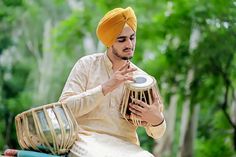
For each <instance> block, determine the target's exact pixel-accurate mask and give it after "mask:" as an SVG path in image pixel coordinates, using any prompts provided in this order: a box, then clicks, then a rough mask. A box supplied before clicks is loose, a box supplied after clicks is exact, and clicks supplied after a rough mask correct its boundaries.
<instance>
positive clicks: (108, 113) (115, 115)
mask: <svg viewBox="0 0 236 157" xmlns="http://www.w3.org/2000/svg"><path fill="white" fill-rule="evenodd" d="M131 67H136V66H135V65H134V64H131ZM136 68H137V67H136ZM136 73H144V72H143V71H142V70H141V69H139V68H138V70H137V72H136ZM112 74H113V70H112V63H111V61H110V60H109V58H108V56H107V54H106V53H99V54H93V55H89V56H85V57H83V58H81V59H79V60H78V62H77V63H76V64H75V66H74V67H73V69H72V71H71V73H70V75H69V77H68V80H67V82H66V84H65V87H64V89H63V92H62V95H61V97H60V101H62V102H65V103H66V104H67V105H68V106H69V107H70V108H71V110H72V111H73V113H74V115H75V117H76V120H77V122H78V124H79V126H80V127H81V129H80V132H79V133H78V134H79V137H80V139H79V140H78V141H76V143H75V145H74V147H73V148H72V149H71V152H74V155H75V154H76V156H79V155H78V152H79V151H82V150H84V151H85V152H88V153H89V155H87V156H90V157H93V155H91V154H94V155H97V154H98V153H97V151H96V150H103V152H107V154H109V153H108V152H110V154H113V155H114V156H112V157H116V156H117V154H119V152H120V151H121V153H126V151H125V150H126V149H127V151H128V152H129V153H131V152H132V153H131V154H133V156H134V157H136V155H137V154H135V152H136V151H137V152H140V151H141V148H139V146H138V145H139V140H138V136H137V133H136V129H137V127H136V126H134V125H132V124H131V123H129V122H127V121H126V120H125V119H124V118H122V116H121V114H120V111H119V108H120V104H121V100H122V96H123V86H124V85H123V84H122V85H120V86H119V87H118V88H116V89H115V90H114V91H112V92H111V93H109V94H107V95H106V96H104V95H103V93H102V87H101V84H102V83H104V82H105V81H106V80H108V79H109V78H110V76H111V75H112ZM165 128H166V123H165V122H164V123H163V124H162V125H160V126H157V127H145V129H146V132H147V134H148V135H149V136H151V137H153V138H155V139H157V138H160V137H161V136H162V135H163V134H164V132H165ZM91 135H92V136H91ZM103 137H104V139H103V140H102V138H103ZM105 137H106V138H107V139H106V138H105ZM115 139H116V140H117V141H116V140H115ZM110 140H111V141H110ZM100 142H101V143H100ZM108 143H109V145H107V144H108ZM112 143H114V144H112ZM117 143H118V145H117ZM136 147H137V148H136ZM129 148H130V149H129ZM131 148H132V149H131ZM116 149H117V151H115V150H116ZM111 150H112V151H111ZM75 152H77V153H75ZM141 152H142V151H141ZM141 152H140V153H141ZM129 153H128V154H127V153H126V155H125V156H128V155H130V156H131V154H129ZM143 153H146V152H145V151H143ZM101 156H104V157H105V156H106V155H101ZM96 157H97V156H96Z"/></svg>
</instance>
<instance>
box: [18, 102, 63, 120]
mask: <svg viewBox="0 0 236 157" xmlns="http://www.w3.org/2000/svg"><path fill="white" fill-rule="evenodd" d="M60 105H63V103H62V102H55V103H51V104H45V105H42V106H38V107H34V108H31V109H28V110H26V111H23V112H22V113H19V114H18V115H16V117H15V119H19V118H21V117H22V116H23V115H29V114H30V113H31V112H32V111H39V110H41V109H43V108H46V109H48V108H50V107H53V106H60Z"/></svg>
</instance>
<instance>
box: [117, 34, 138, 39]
mask: <svg viewBox="0 0 236 157" xmlns="http://www.w3.org/2000/svg"><path fill="white" fill-rule="evenodd" d="M134 35H135V33H133V34H131V35H130V37H133V36H134ZM127 37H128V36H119V37H117V39H124V38H127Z"/></svg>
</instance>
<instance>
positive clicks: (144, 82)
mask: <svg viewBox="0 0 236 157" xmlns="http://www.w3.org/2000/svg"><path fill="white" fill-rule="evenodd" d="M133 79H134V81H133V82H131V83H130V84H129V85H130V86H132V87H135V88H145V87H149V86H151V85H153V83H154V79H153V78H152V77H151V76H149V75H144V74H139V75H134V76H133Z"/></svg>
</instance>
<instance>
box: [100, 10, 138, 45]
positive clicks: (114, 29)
mask: <svg viewBox="0 0 236 157" xmlns="http://www.w3.org/2000/svg"><path fill="white" fill-rule="evenodd" d="M125 24H128V25H129V26H130V27H131V29H132V30H133V31H134V32H136V28H137V20H136V16H135V14H134V11H133V9H132V8H131V7H128V8H125V9H123V8H116V9H113V10H111V11H109V12H108V13H106V14H105V16H104V17H103V18H102V19H101V20H100V22H99V24H98V26H97V36H98V38H99V39H100V40H101V41H102V42H103V44H104V45H106V46H107V47H110V46H111V45H112V44H113V43H114V41H115V40H116V38H117V36H118V35H119V34H120V33H121V32H122V30H123V28H124V25H125Z"/></svg>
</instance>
